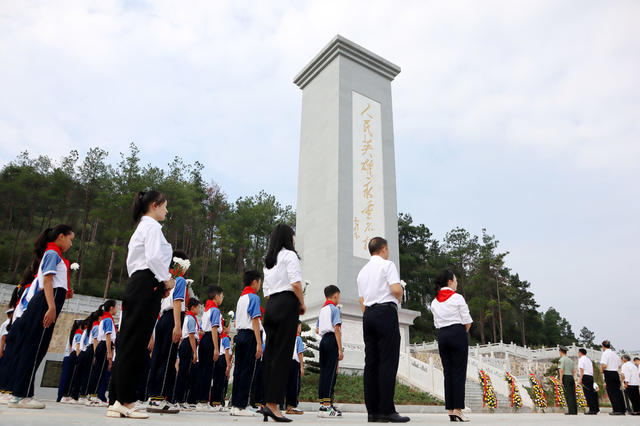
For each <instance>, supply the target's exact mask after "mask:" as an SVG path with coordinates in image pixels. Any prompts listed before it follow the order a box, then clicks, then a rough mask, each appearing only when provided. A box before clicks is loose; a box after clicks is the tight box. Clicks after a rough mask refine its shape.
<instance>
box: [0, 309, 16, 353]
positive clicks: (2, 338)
mask: <svg viewBox="0 0 640 426" xmlns="http://www.w3.org/2000/svg"><path fill="white" fill-rule="evenodd" d="M6 313H7V319H6V320H5V321H4V322H3V323H2V325H1V326H0V363H2V357H3V355H4V347H5V345H6V344H7V334H9V330H8V327H9V324H11V316H12V315H13V308H11V309H9V310H8V311H7V312H6Z"/></svg>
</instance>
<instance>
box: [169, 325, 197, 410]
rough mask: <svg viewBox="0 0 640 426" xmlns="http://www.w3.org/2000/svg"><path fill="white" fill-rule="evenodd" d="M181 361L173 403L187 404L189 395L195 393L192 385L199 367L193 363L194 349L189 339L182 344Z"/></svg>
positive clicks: (179, 362)
mask: <svg viewBox="0 0 640 426" xmlns="http://www.w3.org/2000/svg"><path fill="white" fill-rule="evenodd" d="M179 352H180V360H179V361H178V377H177V379H176V389H175V393H174V397H173V398H171V402H179V403H181V404H182V403H185V402H186V401H187V397H188V396H189V393H191V392H195V391H196V389H194V388H193V386H192V384H193V382H194V380H195V378H196V373H197V367H196V364H194V363H193V349H192V348H191V342H190V341H189V338H186V339H182V343H180V350H179Z"/></svg>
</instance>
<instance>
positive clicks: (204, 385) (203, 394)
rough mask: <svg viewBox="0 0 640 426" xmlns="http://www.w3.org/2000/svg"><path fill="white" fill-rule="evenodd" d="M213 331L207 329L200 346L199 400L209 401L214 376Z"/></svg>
mask: <svg viewBox="0 0 640 426" xmlns="http://www.w3.org/2000/svg"><path fill="white" fill-rule="evenodd" d="M211 336H212V335H211V331H207V332H206V333H204V336H202V339H200V345H199V346H198V390H197V399H198V402H202V403H207V402H209V391H210V390H211V378H212V376H213V339H212V337H211Z"/></svg>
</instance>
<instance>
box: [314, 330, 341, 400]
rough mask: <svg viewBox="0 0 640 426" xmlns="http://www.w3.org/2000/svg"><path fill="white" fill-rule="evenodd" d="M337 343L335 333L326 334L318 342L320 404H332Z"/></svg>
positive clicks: (336, 367) (336, 362)
mask: <svg viewBox="0 0 640 426" xmlns="http://www.w3.org/2000/svg"><path fill="white" fill-rule="evenodd" d="M338 351H339V350H338V341H337V340H336V335H335V333H326V334H325V335H324V336H322V340H320V380H319V383H318V398H319V399H320V403H321V404H323V403H325V402H330V403H332V402H333V389H334V387H335V385H336V376H337V369H338Z"/></svg>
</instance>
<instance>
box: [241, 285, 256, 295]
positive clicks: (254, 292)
mask: <svg viewBox="0 0 640 426" xmlns="http://www.w3.org/2000/svg"><path fill="white" fill-rule="evenodd" d="M249 293H251V294H257V293H256V290H255V289H254V288H253V287H251V286H250V285H248V286H246V287H245V288H244V289H242V294H241V295H240V297H242V296H244V295H245V294H249Z"/></svg>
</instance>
